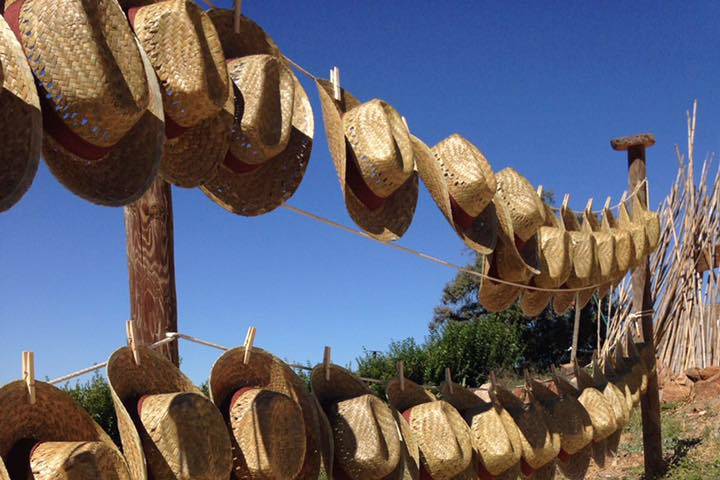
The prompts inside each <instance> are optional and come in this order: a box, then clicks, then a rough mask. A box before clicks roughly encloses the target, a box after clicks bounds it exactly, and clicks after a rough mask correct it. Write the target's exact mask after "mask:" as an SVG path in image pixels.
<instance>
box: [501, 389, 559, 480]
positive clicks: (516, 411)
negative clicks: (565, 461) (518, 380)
mask: <svg viewBox="0 0 720 480" xmlns="http://www.w3.org/2000/svg"><path fill="white" fill-rule="evenodd" d="M491 388H492V389H493V399H494V400H493V401H494V402H496V403H498V404H499V405H501V406H502V407H503V408H504V409H505V410H507V412H508V413H509V414H510V416H511V417H512V419H513V420H514V421H515V424H516V425H517V428H518V430H519V432H520V442H521V445H522V461H521V463H522V470H523V473H524V474H525V475H530V474H532V473H533V472H534V471H535V470H538V469H540V468H542V467H543V466H545V465H547V464H548V463H550V462H552V461H553V460H554V459H555V457H557V455H558V453H559V452H560V435H559V434H558V433H557V432H553V431H552V430H551V429H550V427H549V426H548V422H547V418H546V417H547V413H546V412H545V409H544V408H543V407H542V405H540V403H539V402H538V401H537V400H536V399H534V398H533V397H532V394H531V393H530V392H529V391H528V390H527V389H525V390H524V393H525V399H524V400H523V399H520V398H518V397H517V396H515V394H513V393H512V392H510V391H509V390H507V389H505V388H503V387H500V386H498V385H495V384H494V383H493V385H492V387H491Z"/></svg>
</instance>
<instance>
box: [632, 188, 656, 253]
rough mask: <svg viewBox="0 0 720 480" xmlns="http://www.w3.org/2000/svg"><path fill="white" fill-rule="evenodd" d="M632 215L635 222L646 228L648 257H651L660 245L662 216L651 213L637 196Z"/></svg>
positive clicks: (634, 198)
mask: <svg viewBox="0 0 720 480" xmlns="http://www.w3.org/2000/svg"><path fill="white" fill-rule="evenodd" d="M632 214H633V221H634V222H636V223H638V224H641V225H644V227H645V238H646V239H647V255H650V254H651V253H653V252H654V251H655V250H657V247H658V245H659V244H660V215H659V214H658V213H657V212H651V211H649V210H648V209H647V207H646V206H644V205H643V204H642V202H641V201H640V198H639V197H638V196H637V195H635V196H634V197H633V207H632Z"/></svg>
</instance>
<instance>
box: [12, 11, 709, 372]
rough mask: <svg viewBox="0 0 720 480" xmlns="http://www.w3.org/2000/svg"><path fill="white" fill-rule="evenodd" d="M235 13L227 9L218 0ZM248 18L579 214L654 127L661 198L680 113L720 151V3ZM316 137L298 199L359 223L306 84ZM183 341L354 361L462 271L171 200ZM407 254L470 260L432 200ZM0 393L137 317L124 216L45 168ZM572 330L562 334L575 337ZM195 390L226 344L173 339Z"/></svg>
mask: <svg viewBox="0 0 720 480" xmlns="http://www.w3.org/2000/svg"><path fill="white" fill-rule="evenodd" d="M216 1H217V2H218V3H220V4H223V5H229V4H230V2H229V1H228V0H224V1H219V0H216ZM244 3H245V13H246V15H248V16H249V17H251V18H253V19H255V20H256V21H257V22H258V23H259V24H260V25H261V26H263V27H264V28H265V29H266V31H268V32H269V33H270V35H271V36H272V37H273V38H274V39H275V41H276V42H277V43H278V45H279V46H280V47H281V49H282V50H283V51H284V52H285V54H286V55H288V56H289V57H290V58H292V59H293V60H295V61H296V62H298V63H300V64H302V65H303V66H304V67H305V68H307V69H309V70H310V71H312V72H314V73H315V74H317V75H322V76H327V72H328V70H329V69H330V67H332V66H333V65H338V66H339V67H340V69H341V74H342V81H343V86H345V87H346V88H347V89H348V90H349V91H351V92H352V93H353V94H354V95H355V96H357V97H359V98H360V99H364V100H369V99H371V98H376V97H377V98H382V99H384V100H386V101H388V102H389V103H391V104H392V105H394V106H395V107H396V108H397V109H398V110H399V111H400V112H401V113H402V114H403V115H405V116H406V117H407V119H408V122H409V124H410V128H411V130H412V131H413V133H414V134H415V135H417V136H418V137H420V138H422V139H424V140H425V141H426V142H427V143H428V144H429V145H433V144H435V143H436V142H438V141H440V140H442V139H443V138H445V137H446V136H448V135H450V134H451V133H454V132H458V133H460V134H462V135H464V136H466V137H467V138H468V139H470V140H471V141H473V142H474V143H475V144H476V145H477V146H478V147H479V148H480V149H481V150H483V151H484V152H485V154H486V156H487V158H488V159H489V161H490V163H491V164H492V166H493V168H494V169H495V170H496V171H498V170H501V169H502V168H504V167H506V166H513V167H515V168H517V169H518V170H519V171H520V172H521V173H523V174H524V175H525V176H527V177H528V178H529V179H530V181H531V182H533V184H535V185H537V184H543V185H544V186H545V187H546V188H547V189H550V190H553V191H555V192H556V194H557V195H558V196H559V197H561V196H562V194H563V193H565V192H568V193H570V194H571V196H572V197H571V205H572V206H573V207H575V208H581V207H582V206H584V205H585V203H586V201H587V199H588V198H589V197H591V196H594V198H595V199H596V203H602V202H603V201H604V199H605V197H606V196H607V195H612V196H613V198H614V199H616V200H617V199H618V198H619V196H620V195H621V193H622V191H623V190H625V189H626V183H627V175H626V163H625V157H624V155H623V154H621V153H617V152H614V151H612V150H611V149H610V146H609V140H610V139H611V138H613V137H615V136H621V135H628V134H635V133H640V132H645V131H649V132H652V133H654V134H655V135H656V136H657V145H656V146H655V147H654V148H653V149H652V150H650V151H649V154H648V155H649V164H648V167H649V176H650V184H651V188H652V192H651V197H652V201H653V203H657V202H659V201H660V199H661V197H663V196H664V195H665V193H666V192H667V191H668V188H669V186H670V184H671V182H672V180H673V178H674V175H675V173H676V169H677V164H676V161H675V157H674V153H673V150H674V145H675V144H676V143H679V144H681V145H683V146H684V144H685V141H686V130H685V111H686V109H688V108H689V107H690V105H691V102H692V100H693V99H694V98H698V99H699V101H700V118H699V121H698V142H697V151H698V153H699V154H700V153H702V154H704V153H705V152H708V151H718V150H720V136H719V135H718V133H719V132H718V126H720V89H719V88H718V77H719V76H720V67H719V66H718V62H717V52H718V50H719V49H720V41H719V40H718V34H717V25H716V22H715V21H711V19H717V18H719V16H720V3H716V2H694V3H692V4H686V3H681V2H662V3H660V2H631V3H629V2H622V3H620V2H567V3H561V2H553V3H552V4H550V3H546V2H522V3H520V2H518V3H512V2H495V3H490V2H429V1H418V0H414V1H409V0H408V1H394V2H377V1H372V2H326V1H319V0H318V1H302V2H287V1H281V0H263V1H253V0H249V1H245V2H244ZM301 79H302V81H303V82H304V83H305V86H306V89H307V90H308V93H309V94H310V96H311V98H312V101H313V106H314V108H315V115H316V117H315V122H316V133H315V145H314V149H313V155H312V160H311V162H310V166H309V168H308V171H307V174H306V176H305V179H304V181H303V183H302V185H301V186H300V189H299V191H298V192H297V194H296V195H295V197H294V198H293V199H291V201H290V203H291V204H292V205H295V206H298V207H301V208H303V209H307V210H310V211H312V212H315V213H318V214H320V215H323V216H326V217H329V218H332V219H335V220H338V221H340V222H342V223H344V224H348V225H350V224H351V220H350V219H349V217H348V215H347V213H346V211H345V207H344V204H343V200H342V196H341V193H340V188H339V185H338V182H337V177H336V174H335V171H334V169H333V166H332V162H331V160H330V157H329V154H328V153H327V147H326V142H325V135H324V131H323V127H322V118H321V114H320V108H319V104H318V102H317V95H316V92H315V89H314V86H313V85H312V84H311V83H309V82H307V81H306V79H304V78H301ZM173 193H174V200H175V260H176V270H177V290H178V299H179V305H178V309H179V323H180V330H181V331H183V332H185V333H188V334H191V335H195V336H198V337H201V338H205V339H207V340H211V341H215V342H217V343H221V344H224V345H227V346H235V345H238V344H240V343H241V342H242V341H243V339H244V336H245V332H246V330H247V327H248V326H249V325H255V326H256V327H257V328H258V333H257V340H256V344H257V345H258V346H260V347H263V348H266V349H268V350H270V351H272V352H273V353H275V354H277V355H279V356H281V357H283V358H286V359H289V360H293V361H298V362H306V361H310V362H312V363H315V362H319V361H320V360H321V358H322V350H323V346H324V345H332V346H333V353H334V359H335V361H337V362H338V363H342V364H345V363H347V362H350V361H352V360H353V359H355V358H356V357H357V356H358V355H359V354H360V353H361V351H362V348H363V347H366V348H368V349H371V350H380V349H384V348H385V347H386V346H387V344H388V343H389V342H390V341H391V340H392V339H402V338H405V337H408V336H414V337H416V338H418V339H422V338H423V336H424V335H425V334H426V332H427V325H428V322H429V320H430V319H431V316H432V309H433V307H434V306H435V305H437V303H438V301H439V298H440V294H441V290H442V287H443V286H444V285H445V283H446V282H447V281H449V280H450V279H451V278H452V277H453V271H451V270H448V269H446V268H444V267H441V266H437V265H434V264H431V263H427V262H425V261H423V260H420V259H418V258H415V257H412V256H409V255H405V254H402V253H398V252H395V251H392V250H390V249H387V248H385V247H383V246H380V245H377V244H375V243H372V242H368V241H367V240H363V239H360V238H356V237H354V236H351V235H348V234H347V233H344V232H340V231H337V230H334V229H331V228H329V227H326V226H323V225H320V224H316V223H314V222H311V221H309V220H306V219H304V218H301V217H298V216H296V215H295V214H293V213H290V212H286V211H283V210H278V211H276V212H274V213H271V214H268V215H265V216H263V217H259V218H242V217H237V216H234V215H231V214H229V213H227V212H226V211H224V210H222V209H221V208H220V207H218V206H216V205H215V204H214V203H212V202H211V201H210V200H209V199H208V198H206V197H205V196H204V195H203V194H202V193H201V192H200V191H198V190H182V189H174V192H173ZM401 243H402V244H404V245H407V246H410V247H413V248H417V249H419V250H422V251H425V252H427V253H430V254H433V255H436V256H439V257H442V258H445V259H448V260H450V261H454V262H458V263H464V262H467V261H469V259H470V256H469V254H468V253H467V252H466V251H464V248H463V244H462V242H461V241H460V240H459V239H458V238H457V237H456V236H455V234H454V233H453V231H452V230H451V229H450V227H449V226H448V225H447V223H446V222H445V219H444V217H443V216H442V215H441V214H440V212H439V210H438V209H437V207H436V206H435V204H434V203H433V202H432V200H431V199H430V197H429V195H428V194H427V192H426V191H425V190H424V189H423V190H422V191H421V194H420V200H419V205H418V209H417V213H416V215H415V219H414V222H413V224H412V226H411V227H410V230H409V231H408V233H407V234H406V235H405V237H404V238H403V239H402V240H401ZM0 272H1V273H0V292H2V293H1V294H0V295H1V296H2V300H1V301H0V328H1V330H0V332H1V333H0V365H1V366H0V383H4V382H6V381H9V380H12V379H14V378H17V377H18V376H19V374H20V352H21V351H22V350H34V351H35V352H36V362H37V374H38V376H39V377H45V376H48V377H51V378H53V377H56V376H59V375H62V374H64V373H67V372H69V371H72V370H76V369H79V368H82V367H85V366H87V365H90V364H92V363H93V362H98V361H103V360H105V359H107V357H108V355H109V354H110V353H111V352H112V351H113V350H114V349H115V348H117V347H118V346H120V345H121V344H122V343H123V342H124V328H125V327H124V322H125V320H126V319H127V318H128V316H129V301H128V278H127V264H126V258H125V233H124V225H123V212H122V209H110V208H104V207H98V206H94V205H91V204H89V203H87V202H84V201H82V200H80V199H79V198H77V197H74V196H73V195H72V194H70V193H69V192H68V191H66V190H65V189H64V188H63V187H62V186H61V185H60V184H59V183H58V182H57V181H55V179H54V178H53V177H52V176H51V175H50V173H49V172H48V170H47V168H46V167H45V166H42V167H41V169H40V172H39V174H38V176H37V178H36V179H35V182H34V184H33V186H32V188H31V190H30V192H29V193H28V194H27V195H26V197H25V198H24V199H23V200H22V201H21V202H20V203H19V204H18V205H17V206H16V207H15V208H14V209H12V210H11V211H10V212H8V213H4V214H0ZM569 336H570V333H569V332H568V341H570V338H569ZM181 356H182V359H183V369H184V370H185V371H186V373H188V374H189V375H190V376H191V377H192V378H193V379H194V380H196V381H198V382H200V381H203V380H204V379H205V378H206V377H207V375H208V373H209V371H210V368H211V366H212V362H213V361H214V360H215V359H216V358H217V356H218V352H216V351H213V350H209V349H207V348H205V347H201V346H198V345H194V344H187V343H183V344H182V345H181Z"/></svg>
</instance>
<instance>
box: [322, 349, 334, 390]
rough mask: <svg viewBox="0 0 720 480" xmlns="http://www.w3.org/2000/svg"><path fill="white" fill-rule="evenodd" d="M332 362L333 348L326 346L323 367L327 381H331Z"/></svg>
mask: <svg viewBox="0 0 720 480" xmlns="http://www.w3.org/2000/svg"><path fill="white" fill-rule="evenodd" d="M331 363H332V349H331V348H330V347H325V351H324V352H323V367H324V368H325V381H326V382H329V381H330V364H331Z"/></svg>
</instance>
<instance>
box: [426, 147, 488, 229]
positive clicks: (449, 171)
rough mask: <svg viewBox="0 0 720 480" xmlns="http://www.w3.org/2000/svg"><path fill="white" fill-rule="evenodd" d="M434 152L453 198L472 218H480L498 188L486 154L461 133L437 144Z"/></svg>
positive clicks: (433, 149)
mask: <svg viewBox="0 0 720 480" xmlns="http://www.w3.org/2000/svg"><path fill="white" fill-rule="evenodd" d="M432 153H433V155H434V156H435V159H436V160H437V162H438V164H439V165H440V168H441V169H442V172H443V175H444V177H445V182H446V184H447V188H448V192H449V193H450V196H451V197H452V198H453V199H454V200H455V201H456V202H457V204H458V205H459V206H460V208H462V209H463V211H464V212H465V213H467V214H468V215H470V216H471V217H477V216H478V215H480V214H481V213H482V212H483V210H485V207H487V205H488V204H489V203H490V202H491V201H492V199H493V196H494V195H495V191H496V189H497V183H496V181H495V174H494V173H493V171H492V167H491V166H490V163H489V162H488V161H487V159H486V158H485V156H484V155H483V153H482V152H481V151H480V150H479V149H478V148H477V147H476V146H475V145H473V144H472V143H470V142H469V141H468V140H466V139H465V138H463V137H462V136H460V135H458V134H454V135H451V136H450V137H448V138H446V139H445V140H443V141H442V142H440V143H438V144H437V145H435V146H434V147H433V148H432Z"/></svg>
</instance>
